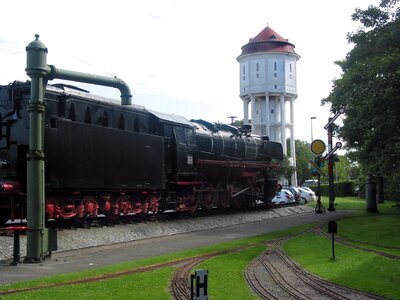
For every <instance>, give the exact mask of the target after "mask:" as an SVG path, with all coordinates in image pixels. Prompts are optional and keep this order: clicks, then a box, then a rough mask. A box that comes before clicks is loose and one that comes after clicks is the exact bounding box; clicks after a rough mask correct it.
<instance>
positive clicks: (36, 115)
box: [24, 34, 132, 262]
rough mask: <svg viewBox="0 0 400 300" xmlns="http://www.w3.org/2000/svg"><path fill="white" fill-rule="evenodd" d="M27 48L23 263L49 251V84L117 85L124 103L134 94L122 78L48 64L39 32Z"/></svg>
mask: <svg viewBox="0 0 400 300" xmlns="http://www.w3.org/2000/svg"><path fill="white" fill-rule="evenodd" d="M35 37H36V39H35V40H34V41H33V42H31V43H30V44H29V45H28V46H27V47H26V53H27V62H26V69H25V71H26V74H27V75H28V76H29V77H30V78H31V99H30V101H29V105H28V111H29V151H28V153H27V159H28V163H27V218H28V231H27V247H26V252H27V254H26V257H25V259H24V262H40V261H41V260H42V259H43V258H44V256H45V254H46V253H47V252H48V240H47V239H48V233H47V229H46V228H45V199H44V198H45V180H44V178H45V176H44V152H43V144H44V118H45V117H44V116H45V106H44V95H45V92H46V83H47V81H48V80H52V79H55V78H58V79H65V80H72V81H79V82H86V83H92V84H97V85H104V86H110V87H115V88H118V89H119V90H120V91H121V104H122V105H130V104H131V103H132V95H131V91H130V89H129V87H128V85H127V84H126V83H125V82H124V81H122V80H121V79H118V78H114V77H104V76H98V75H92V74H86V73H79V72H73V71H67V70H59V69H57V68H56V67H54V66H49V65H47V52H48V50H47V47H46V46H45V45H44V44H43V43H42V42H41V41H39V35H38V34H36V35H35Z"/></svg>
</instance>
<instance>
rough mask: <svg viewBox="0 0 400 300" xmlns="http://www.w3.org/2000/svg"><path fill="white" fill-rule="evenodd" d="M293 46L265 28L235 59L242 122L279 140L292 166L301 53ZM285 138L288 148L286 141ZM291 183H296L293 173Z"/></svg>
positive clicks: (264, 134) (254, 130)
mask: <svg viewBox="0 0 400 300" xmlns="http://www.w3.org/2000/svg"><path fill="white" fill-rule="evenodd" d="M294 48H295V46H294V45H293V44H291V43H289V42H288V40H287V39H284V38H282V37H281V36H280V35H279V34H277V33H276V32H275V31H274V30H272V29H271V28H270V27H266V28H265V29H264V30H263V31H261V32H260V33H259V34H258V35H257V36H256V37H254V38H252V39H250V40H249V42H248V43H247V44H246V45H244V46H243V47H242V53H241V54H240V56H239V57H238V58H237V60H238V62H239V63H240V98H241V99H242V101H243V114H244V124H251V130H252V133H254V134H257V135H261V136H269V138H270V140H271V141H275V142H280V143H281V144H282V147H283V151H284V154H286V155H288V153H290V156H289V160H290V162H291V164H292V166H294V167H295V166H296V151H295V136H294V100H295V99H296V98H297V76H296V63H297V61H298V60H299V58H300V56H299V55H298V54H297V53H296V52H295V50H294ZM249 106H250V109H249ZM249 111H250V114H249ZM288 138H289V141H290V142H289V149H290V151H288V147H287V144H286V141H287V139H288ZM291 183H292V185H297V174H296V173H295V174H294V175H293V176H292V178H291Z"/></svg>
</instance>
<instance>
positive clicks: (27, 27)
mask: <svg viewBox="0 0 400 300" xmlns="http://www.w3.org/2000/svg"><path fill="white" fill-rule="evenodd" d="M378 3H379V2H378V0H335V1H333V0H303V1H299V0H279V1H276V0H274V1H271V0H246V1H236V0H231V1H217V0H202V1H194V0H143V1H142V0H134V1H126V0H114V1H103V0H97V1H90V0H87V1H77V0H69V1H54V0H37V1H30V0H13V1H3V2H2V6H1V7H2V12H3V13H2V17H1V19H0V28H1V31H0V85H6V84H8V83H10V82H13V81H14V80H20V81H25V80H29V77H28V76H27V75H26V73H25V67H26V50H25V48H26V46H27V45H28V44H29V43H30V42H31V41H33V40H34V35H35V34H36V33H37V34H39V35H40V40H41V41H42V42H43V43H44V44H45V45H46V46H47V48H48V57H47V63H48V64H52V65H55V66H56V67H57V68H59V69H67V70H72V71H78V72H87V73H91V74H97V75H103V76H117V77H119V78H121V79H123V80H124V81H125V82H126V83H128V85H129V86H130V88H131V91H132V93H133V102H134V103H136V104H140V105H143V106H145V107H146V108H148V109H151V110H156V111H160V112H164V113H173V114H177V115H181V116H183V117H185V118H187V119H205V120H208V121H213V122H218V121H219V122H224V123H229V122H230V119H228V118H227V117H228V116H231V115H234V116H238V118H239V119H242V118H243V105H242V100H241V99H240V97H239V63H238V62H237V60H236V58H237V57H238V56H239V55H240V53H241V47H242V46H243V45H245V44H247V42H248V41H249V39H250V38H252V37H255V36H256V35H257V34H258V33H259V32H261V31H262V30H263V29H264V28H265V27H266V26H270V27H271V28H272V29H273V30H274V31H276V32H277V33H278V34H279V35H281V36H282V37H284V38H286V39H288V40H289V42H290V43H292V44H294V45H295V47H296V48H295V51H296V52H297V53H298V54H299V55H300V59H299V61H298V62H297V93H298V97H297V99H296V101H295V138H296V139H300V140H304V141H307V142H310V140H311V127H312V128H313V132H312V133H313V138H314V139H322V140H323V141H325V142H326V140H327V133H326V130H324V129H323V127H324V125H325V124H326V123H327V122H328V118H329V117H330V116H332V115H331V114H330V112H329V106H324V107H322V106H321V105H320V102H321V99H323V98H325V97H327V96H328V95H329V93H330V91H331V90H332V80H334V79H337V78H340V76H341V70H340V68H339V67H338V66H337V65H335V63H334V62H335V61H338V60H342V59H344V58H345V56H346V54H347V53H348V52H349V51H350V50H351V49H352V47H353V46H352V45H351V44H348V43H347V38H346V37H347V33H349V32H355V31H356V30H357V29H358V28H359V26H360V24H359V23H358V22H354V21H352V20H351V14H352V13H353V12H354V10H355V9H356V8H361V9H366V8H367V7H368V6H369V5H378ZM56 82H59V81H57V80H53V81H51V82H50V83H56ZM66 83H68V84H73V85H77V86H80V87H83V88H85V89H88V90H90V91H91V93H94V94H100V95H102V96H105V97H111V98H115V99H120V95H119V91H118V90H116V89H112V88H105V87H98V86H93V85H90V86H89V85H85V84H81V83H75V82H74V83H72V82H66ZM311 117H316V119H313V120H311ZM338 121H339V122H340V119H339V120H338ZM311 122H312V125H311Z"/></svg>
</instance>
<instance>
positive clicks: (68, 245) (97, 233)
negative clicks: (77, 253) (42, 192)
mask: <svg viewBox="0 0 400 300" xmlns="http://www.w3.org/2000/svg"><path fill="white" fill-rule="evenodd" d="M311 212H314V209H313V208H311V207H308V206H291V207H281V208H275V209H271V210H256V211H249V212H242V213H232V214H223V215H221V214H220V215H212V216H204V217H194V218H184V219H176V220H168V221H151V222H142V223H135V224H127V225H116V226H112V227H111V226H110V227H90V228H88V229H86V228H79V229H74V230H59V231H58V233H57V237H58V241H57V242H58V251H66V250H75V249H82V248H88V247H96V246H104V245H111V244H116V243H124V242H131V241H135V240H141V239H148V238H154V237H160V236H168V235H174V234H180V233H186V232H193V231H198V230H207V229H212V228H220V227H226V226H231V225H237V224H243V223H249V222H257V221H262V220H267V219H273V218H279V217H282V216H288V215H295V214H304V213H311ZM0 245H1V248H0V260H6V259H11V258H12V253H13V237H12V236H0ZM25 253H26V235H22V236H21V254H22V256H23V255H24V254H25Z"/></svg>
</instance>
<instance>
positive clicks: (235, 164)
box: [197, 159, 279, 169]
mask: <svg viewBox="0 0 400 300" xmlns="http://www.w3.org/2000/svg"><path fill="white" fill-rule="evenodd" d="M197 163H198V164H199V165H214V166H222V167H231V168H249V169H264V168H271V169H276V168H279V165H277V164H270V163H264V162H252V161H226V160H208V159H198V160H197Z"/></svg>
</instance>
